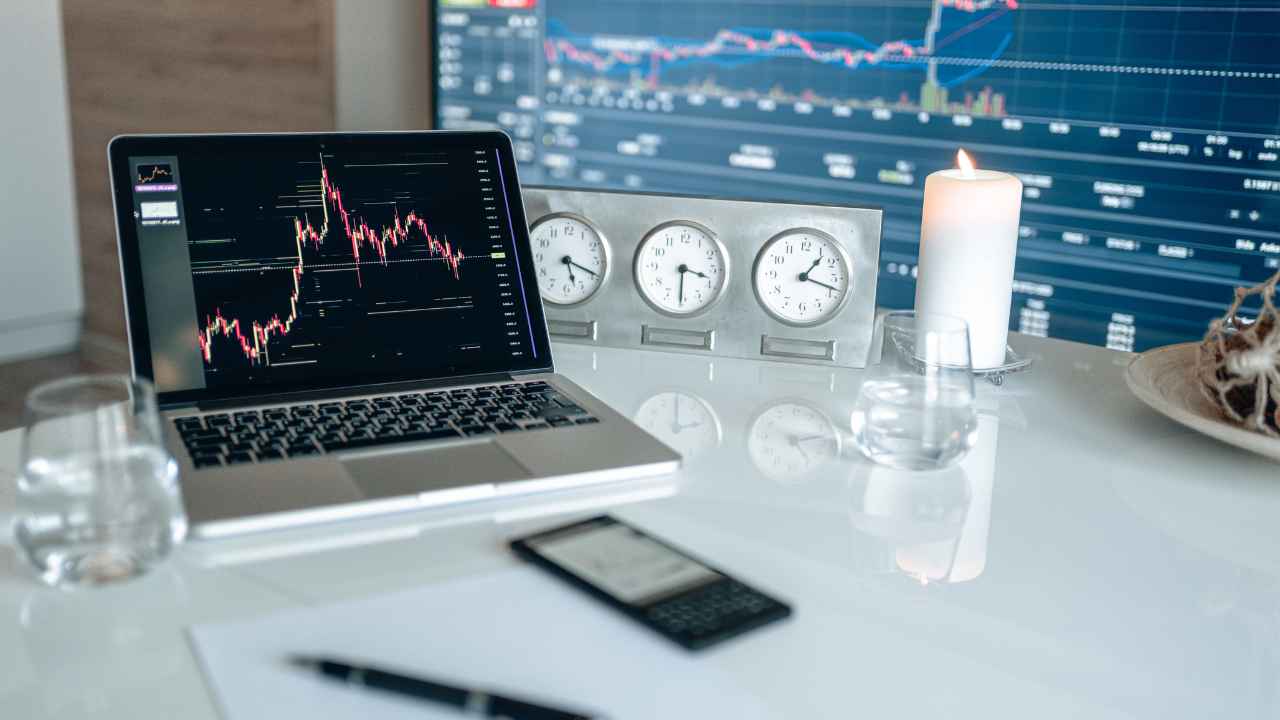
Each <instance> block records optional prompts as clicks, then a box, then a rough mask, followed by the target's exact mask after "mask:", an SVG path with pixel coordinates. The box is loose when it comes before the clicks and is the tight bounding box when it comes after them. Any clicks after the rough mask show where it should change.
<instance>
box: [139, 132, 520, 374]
mask: <svg viewBox="0 0 1280 720" xmlns="http://www.w3.org/2000/svg"><path fill="white" fill-rule="evenodd" d="M309 142H310V141H308V140H306V139H305V137H304V138H302V139H300V140H298V141H297V142H296V143H295V145H298V146H299V147H298V149H297V150H296V151H292V150H290V151H280V150H273V151H270V152H258V151H251V150H245V149H241V150H231V151H228V152H219V151H209V150H203V151H195V150H193V151H190V152H182V151H180V152H177V153H175V154H174V155H172V156H135V157H130V159H129V166H130V169H131V171H132V174H133V179H132V190H133V198H134V205H135V209H134V222H135V224H136V230H137V233H138V240H139V248H140V251H141V252H140V255H141V258H140V260H141V262H140V265H141V272H142V274H143V287H144V288H145V291H146V293H147V313H148V318H147V325H148V327H149V331H150V333H149V334H150V339H151V346H152V349H153V364H154V366H155V377H156V380H157V383H158V385H159V386H160V389H161V390H162V391H163V390H192V389H206V388H207V389H214V390H219V389H221V390H234V389H236V388H246V387H252V386H254V385H259V384H264V383H270V384H271V385H272V386H273V387H279V388H282V389H287V388H291V387H298V386H301V385H316V384H320V385H323V384H324V383H325V382H326V381H333V382H342V383H345V384H355V383H361V382H375V381H381V380H391V379H397V378H406V377H433V376H441V375H453V374H467V373H481V372H499V371H505V370H508V369H510V368H512V367H517V366H521V365H527V364H529V363H530V362H532V361H533V360H534V359H535V357H536V355H537V353H538V348H537V346H536V341H535V340H534V334H535V327H536V325H535V318H532V317H531V314H530V308H529V307H527V306H526V304H525V296H524V292H523V290H524V289H523V287H522V286H521V284H520V276H519V272H518V268H517V267H516V263H518V262H519V257H518V254H517V249H516V247H515V243H516V238H518V237H522V234H520V233H515V232H513V229H512V227H511V226H510V222H511V221H510V217H511V215H510V210H509V209H508V208H507V207H506V203H507V197H506V192H505V190H504V189H503V188H502V187H501V185H502V184H504V183H513V182H515V179H514V178H510V177H507V176H505V175H504V174H503V173H502V170H501V163H500V162H499V160H498V156H497V152H498V151H497V150H495V149H492V148H488V149H475V148H472V147H454V148H450V149H444V150H441V151H430V150H428V151H412V150H403V149H397V150H393V151H387V150H377V151H372V150H369V149H360V148H358V147H356V148H346V147H339V148H336V149H325V148H323V147H320V146H319V144H318V143H316V144H315V147H302V145H306V144H309ZM517 217H518V215H517Z"/></svg>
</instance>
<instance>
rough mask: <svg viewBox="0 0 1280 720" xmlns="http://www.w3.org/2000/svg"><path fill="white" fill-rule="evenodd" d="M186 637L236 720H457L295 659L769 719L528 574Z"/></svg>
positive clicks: (671, 653) (545, 695) (660, 713)
mask: <svg viewBox="0 0 1280 720" xmlns="http://www.w3.org/2000/svg"><path fill="white" fill-rule="evenodd" d="M190 636H191V640H192V645H193V647H194V648H195V651H196V654H197V655H198V656H199V658H200V661H201V664H202V666H203V667H204V670H205V675H206V680H207V682H208V684H209V687H210V689H211V691H212V692H213V694H214V695H215V697H216V698H217V701H218V703H219V705H220V707H221V708H222V711H223V715H224V717H225V718H226V719H227V720H242V719H247V718H295V717H296V718H353V719H357V718H358V719H359V720H368V719H369V718H374V717H376V718H379V720H393V719H395V718H415V719H418V720H420V719H422V718H437V717H438V718H456V717H459V716H460V715H459V713H457V712H456V711H451V710H449V709H446V708H442V707H441V706H433V705H428V704H424V703H421V702H415V701H408V700H403V699H400V698H397V697H395V696H391V695H388V694H385V693H380V692H372V691H364V690H360V689H354V688H349V687H345V686H343V685H341V684H339V683H334V682H332V681H326V680H324V679H322V678H319V677H317V676H315V675H313V674H310V673H304V672H300V671H298V670H297V669H295V668H293V667H292V666H290V665H288V664H287V662H286V659H287V658H288V656H289V655H291V654H303V655H313V656H331V657H334V658H337V659H346V660H349V661H352V662H364V663H368V664H371V665H378V666H381V667H385V668H387V669H391V670H398V671H402V672H405V673H407V674H417V675H420V676H422V677H424V678H429V679H433V680H437V681H442V682H449V683H453V684H457V685H465V686H471V687H481V688H486V689H489V690H492V691H496V692H499V693H503V694H507V695H510V696H513V697H519V698H524V699H529V700H533V701H541V702H544V703H546V704H548V705H552V706H562V707H564V708H566V709H579V710H583V711H589V712H595V713H599V714H600V715H601V716H603V717H608V718H611V719H613V720H626V719H628V718H678V717H724V718H735V720H747V719H749V718H760V717H767V716H768V715H769V713H768V711H767V709H766V707H765V705H764V704H763V703H762V702H761V701H759V700H758V699H757V698H755V697H754V696H753V694H752V693H751V690H750V688H749V687H742V686H739V685H737V684H736V683H735V682H734V680H733V678H732V677H730V676H729V675H728V674H727V673H725V672H723V671H721V670H720V669H718V668H717V667H716V666H715V665H714V664H713V662H712V659H711V658H710V657H709V656H707V655H695V654H690V653H688V652H686V651H684V650H683V649H681V648H679V647H678V646H676V645H674V644H672V643H670V642H668V641H667V640H665V639H664V638H662V637H660V636H658V635H656V634H654V633H653V632H651V631H649V630H647V629H646V628H644V627H642V626H639V625H637V624H636V623H634V622H633V621H631V620H630V619H628V618H626V617H625V616H623V615H621V614H620V613H617V612H615V611H614V610H612V609H610V608H608V607H606V606H604V605H602V604H600V603H599V602H597V601H595V600H594V599H592V598H590V597H588V596H586V595H585V594H583V593H581V592H579V591H578V590H576V589H575V588H572V587H569V586H567V585H565V584H564V583H562V582H560V581H559V580H556V579H554V578H551V577H547V576H544V575H543V574H542V573H541V572H540V571H538V570H536V569H534V568H529V567H519V568H513V569H510V570H503V571H501V572H498V573H493V574H489V575H485V576H481V577H474V578H465V579H461V580H455V581H451V582H447V583H442V584H437V585H429V586H426V587H422V588H419V589H415V590H410V591H404V592H398V593H395V594H392V595H381V596H376V597H372V598H367V599H362V600H357V601H352V602H346V603H342V604H336V605H328V606H322V607H314V608H303V609H298V610H288V611H283V612H280V613H275V614H271V615H265V616H262V617H257V618H253V619H250V620H243V621H233V622H226V623H216V624H207V625H197V626H194V627H192V628H191V629H190Z"/></svg>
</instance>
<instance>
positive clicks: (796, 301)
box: [751, 228, 852, 326]
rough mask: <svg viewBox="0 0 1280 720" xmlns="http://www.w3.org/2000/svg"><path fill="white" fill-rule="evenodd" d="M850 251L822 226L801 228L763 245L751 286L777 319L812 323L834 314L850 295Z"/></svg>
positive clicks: (801, 324)
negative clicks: (822, 228)
mask: <svg viewBox="0 0 1280 720" xmlns="http://www.w3.org/2000/svg"><path fill="white" fill-rule="evenodd" d="M851 273H852V267H851V263H850V261H849V255H848V253H846V252H845V250H844V247H842V246H841V245H840V243H838V242H836V239H835V238H833V237H831V236H830V235H828V234H827V233H824V232H822V231H820V230H812V229H808V228H796V229H793V230H787V231H786V232H783V233H781V234H779V235H775V236H774V237H773V238H771V239H770V240H769V242H767V243H765V244H764V247H762V248H760V252H759V253H758V254H757V255H756V262H755V267H754V268H753V269H752V273H751V275H752V277H751V286H752V287H753V288H754V289H755V293H756V299H757V300H759V301H760V306H761V307H763V308H764V309H765V312H767V313H769V314H770V315H772V316H773V318H774V319H775V320H778V321H779V322H783V323H786V324H788V325H795V326H810V325H818V324H820V323H823V322H826V321H827V320H830V319H831V318H832V317H835V315H836V313H837V312H839V311H840V308H841V307H843V306H844V303H845V301H846V300H848V299H849V277H850V275H851Z"/></svg>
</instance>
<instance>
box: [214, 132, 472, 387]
mask: <svg viewBox="0 0 1280 720" xmlns="http://www.w3.org/2000/svg"><path fill="white" fill-rule="evenodd" d="M319 176H320V177H319V183H318V184H316V185H314V186H312V187H314V190H315V191H316V192H318V202H315V201H314V200H313V201H312V202H310V203H306V204H301V205H299V207H300V208H305V209H304V210H303V212H301V213H299V214H298V215H295V216H293V217H292V218H291V224H292V232H291V235H292V242H291V255H290V256H288V257H287V258H271V259H264V260H261V261H256V262H254V263H253V264H252V265H251V266H250V267H244V266H242V265H240V264H239V263H231V264H225V263H224V264H223V265H221V266H217V267H213V268H209V269H203V270H198V271H197V272H196V274H197V275H211V274H221V273H244V272H257V273H263V274H266V275H267V276H270V277H275V276H277V275H278V274H279V272H280V271H286V270H287V271H288V278H289V279H288V280H287V282H286V284H284V286H283V287H280V288H279V289H278V298H279V299H278V301H277V302H278V305H279V308H280V309H279V310H278V311H274V312H271V313H270V314H269V315H266V314H261V315H259V316H257V317H245V316H244V315H239V316H235V315H230V314H227V313H224V312H223V304H224V303H222V302H215V303H214V307H213V310H212V311H211V312H207V313H205V314H204V315H203V318H202V320H201V323H200V328H199V333H198V337H197V341H198V344H199V350H200V354H201V356H202V357H203V359H204V362H205V363H206V365H209V366H216V365H217V364H218V363H219V359H218V356H217V352H215V345H217V344H218V343H216V341H217V340H219V339H222V340H225V341H228V344H230V345H231V347H233V348H235V349H237V350H238V351H239V353H240V354H241V355H242V356H243V358H244V359H245V360H247V361H248V362H249V363H250V364H252V365H260V364H270V363H271V345H272V342H273V341H274V340H278V339H280V338H283V337H285V336H288V335H289V334H290V333H291V332H293V330H294V329H295V325H296V323H297V322H298V321H299V318H300V316H301V313H302V310H301V305H302V302H303V300H302V297H303V294H304V291H305V289H306V287H305V285H304V283H303V279H304V277H305V276H306V275H308V274H309V273H314V272H343V273H351V274H353V275H354V278H355V287H356V288H359V289H363V288H364V287H365V282H366V281H365V276H364V272H363V268H364V267H365V266H366V265H367V264H368V263H370V262H373V263H375V264H376V265H377V266H381V267H383V268H389V267H390V266H391V265H393V264H396V263H412V262H422V261H434V262H437V263H442V264H443V265H444V266H445V269H446V271H447V274H438V275H443V277H440V278H437V279H439V280H443V281H446V282H447V281H449V280H452V281H454V282H457V281H459V280H461V279H462V275H461V273H462V270H461V268H462V263H463V261H464V260H466V259H468V256H467V255H466V254H464V253H463V251H462V250H461V249H460V248H458V247H456V246H455V245H454V244H453V242H452V241H450V240H449V239H448V237H446V236H444V235H443V234H440V233H436V232H434V231H432V230H431V228H430V226H429V224H428V222H427V220H426V218H424V217H422V216H421V215H419V213H418V211H417V210H409V211H408V212H407V213H405V214H403V215H402V214H401V210H400V207H399V203H398V202H396V201H384V202H366V203H364V204H363V205H364V208H363V210H362V211H357V210H353V209H351V208H350V207H348V201H347V199H346V196H345V195H344V192H343V190H342V188H340V187H339V186H338V184H337V183H336V182H335V181H334V179H333V177H332V175H331V173H330V171H329V168H328V167H326V165H325V163H324V159H323V157H322V158H321V162H320V170H319ZM388 202H389V204H390V210H391V213H390V217H389V218H388V219H387V221H386V222H384V223H378V222H376V221H372V220H370V219H369V218H368V217H367V216H366V213H367V212H368V211H369V209H370V206H374V205H386V204H388ZM312 208H314V209H316V210H318V212H319V217H318V218H315V219H314V220H313V218H312V216H311V213H308V212H306V209H312ZM387 312H391V311H387Z"/></svg>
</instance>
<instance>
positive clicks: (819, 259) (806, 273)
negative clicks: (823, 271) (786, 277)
mask: <svg viewBox="0 0 1280 720" xmlns="http://www.w3.org/2000/svg"><path fill="white" fill-rule="evenodd" d="M820 262H822V251H821V250H819V251H818V257H817V258H815V259H814V261H813V264H812V265H810V266H809V269H808V270H805V271H804V272H802V273H800V276H799V277H797V278H796V279H797V280H799V281H800V282H804V281H806V280H808V279H809V273H811V272H813V269H814V268H816V267H818V263H820Z"/></svg>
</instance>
